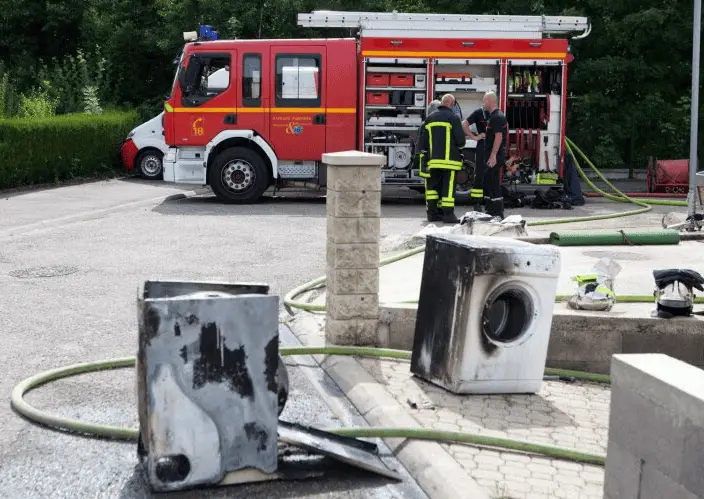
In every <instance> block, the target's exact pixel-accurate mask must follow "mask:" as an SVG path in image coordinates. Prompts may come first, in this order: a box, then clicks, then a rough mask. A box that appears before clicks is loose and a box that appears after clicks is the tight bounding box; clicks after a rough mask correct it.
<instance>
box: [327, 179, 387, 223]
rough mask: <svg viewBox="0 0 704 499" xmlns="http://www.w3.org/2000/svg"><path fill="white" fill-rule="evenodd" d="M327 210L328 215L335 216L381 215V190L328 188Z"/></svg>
mask: <svg viewBox="0 0 704 499" xmlns="http://www.w3.org/2000/svg"><path fill="white" fill-rule="evenodd" d="M377 174H378V172H377ZM326 210H327V215H328V216H333V217H347V218H349V217H379V216H381V191H372V190H369V191H367V190H362V191H344V190H343V191H336V190H333V189H328V191H327V202H326Z"/></svg>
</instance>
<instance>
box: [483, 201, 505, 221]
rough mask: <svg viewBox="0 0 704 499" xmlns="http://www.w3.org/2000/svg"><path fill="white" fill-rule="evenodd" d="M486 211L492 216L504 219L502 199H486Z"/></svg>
mask: <svg viewBox="0 0 704 499" xmlns="http://www.w3.org/2000/svg"><path fill="white" fill-rule="evenodd" d="M485 203H486V213H487V215H491V216H492V217H499V218H501V220H503V219H504V200H503V199H486V200H485Z"/></svg>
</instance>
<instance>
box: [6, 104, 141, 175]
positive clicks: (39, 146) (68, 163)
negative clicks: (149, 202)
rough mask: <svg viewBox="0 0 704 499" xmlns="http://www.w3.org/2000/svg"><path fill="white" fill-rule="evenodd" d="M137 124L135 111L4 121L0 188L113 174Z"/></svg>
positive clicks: (137, 119)
mask: <svg viewBox="0 0 704 499" xmlns="http://www.w3.org/2000/svg"><path fill="white" fill-rule="evenodd" d="M138 123H139V118H138V117H137V114H136V113H134V112H106V113H104V114H100V115H88V114H72V115H63V116H54V117H51V118H32V119H30V118H25V119H6V120H1V119H0V189H6V188H10V187H20V186H25V185H32V184H44V183H51V182H60V181H63V180H70V179H77V178H88V177H96V176H106V175H108V174H110V173H114V172H115V171H117V170H116V169H117V168H119V167H120V157H119V147H120V145H121V144H122V141H123V140H124V139H125V137H126V136H127V134H128V133H129V132H130V130H131V129H132V128H134V127H135V125H137V124H138Z"/></svg>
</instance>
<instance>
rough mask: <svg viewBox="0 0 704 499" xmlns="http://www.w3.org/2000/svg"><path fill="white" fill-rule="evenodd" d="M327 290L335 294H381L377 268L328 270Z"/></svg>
mask: <svg viewBox="0 0 704 499" xmlns="http://www.w3.org/2000/svg"><path fill="white" fill-rule="evenodd" d="M326 275H327V284H326V288H327V292H328V293H333V294H338V295H339V294H374V295H378V294H379V271H378V270H377V269H334V268H329V269H328V270H327V273H326Z"/></svg>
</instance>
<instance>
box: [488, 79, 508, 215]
mask: <svg viewBox="0 0 704 499" xmlns="http://www.w3.org/2000/svg"><path fill="white" fill-rule="evenodd" d="M484 109H485V110H486V112H487V114H488V119H487V124H486V139H485V141H484V142H485V144H484V154H485V158H486V166H487V170H486V173H485V175H484V205H485V208H486V212H487V214H489V215H491V216H494V217H501V218H502V219H503V218H504V197H503V193H502V191H501V169H502V168H503V167H504V166H506V135H507V134H508V122H507V121H506V116H505V115H504V113H502V112H501V110H500V109H499V105H498V99H497V97H496V94H495V93H494V92H487V93H486V95H484Z"/></svg>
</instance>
